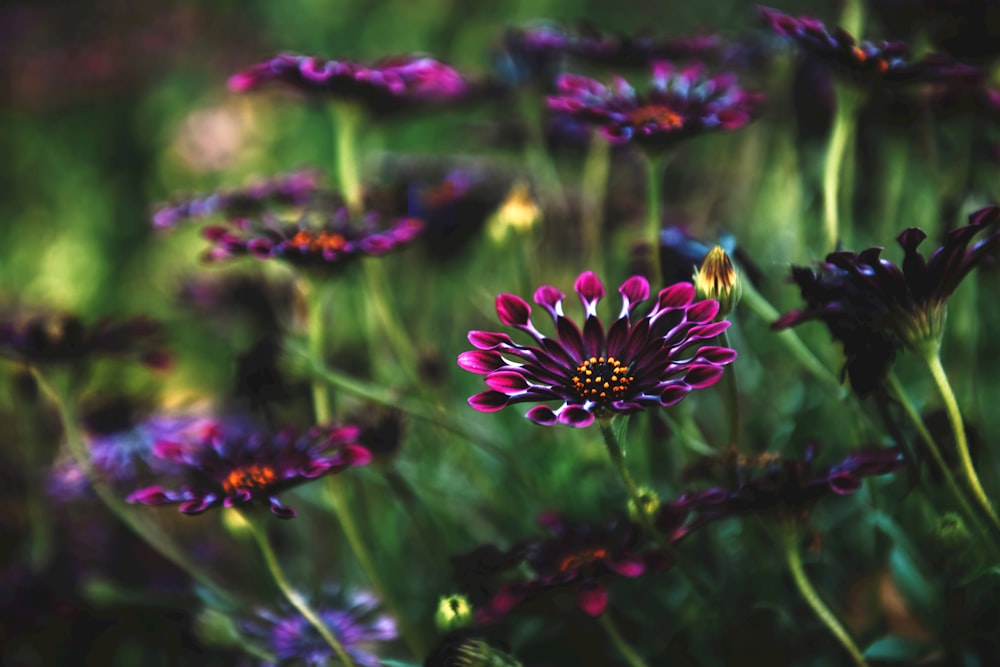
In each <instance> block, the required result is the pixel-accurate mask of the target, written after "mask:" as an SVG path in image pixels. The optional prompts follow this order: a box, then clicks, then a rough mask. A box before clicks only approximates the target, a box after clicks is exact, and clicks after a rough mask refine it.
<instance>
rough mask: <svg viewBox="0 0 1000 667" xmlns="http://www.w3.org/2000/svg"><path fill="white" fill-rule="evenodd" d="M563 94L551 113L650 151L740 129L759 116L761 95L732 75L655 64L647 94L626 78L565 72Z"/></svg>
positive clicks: (561, 79)
mask: <svg viewBox="0 0 1000 667" xmlns="http://www.w3.org/2000/svg"><path fill="white" fill-rule="evenodd" d="M557 87H558V92H559V94H558V95H556V96H554V97H550V98H549V99H548V104H549V109H550V110H552V111H554V112H557V113H565V114H569V115H571V116H573V117H576V118H579V119H581V120H584V121H586V122H588V123H591V124H592V125H596V126H597V127H599V128H600V130H601V132H602V133H604V135H605V136H606V137H607V138H608V139H609V140H611V141H612V142H613V143H616V144H623V143H626V142H630V141H634V142H636V143H637V144H638V145H639V146H641V147H642V148H644V149H646V150H662V149H664V148H666V147H668V146H671V145H673V144H674V143H675V142H677V141H679V140H680V139H684V138H687V137H690V136H693V135H696V134H700V133H702V132H706V131H709V130H735V129H738V128H740V127H743V126H744V125H746V124H747V123H748V122H750V120H751V118H753V116H754V114H755V113H756V109H757V106H758V104H759V101H760V96H759V95H757V94H754V93H748V92H746V91H745V90H743V89H742V88H740V87H739V85H737V82H736V77H735V76H734V75H732V74H720V75H718V76H714V77H706V76H705V73H704V68H703V67H702V66H701V65H692V66H690V67H685V68H684V69H678V68H676V67H675V66H674V65H672V64H671V63H668V62H656V63H654V64H653V78H652V82H651V84H650V87H649V90H648V91H647V92H646V94H645V95H638V94H636V92H635V89H634V88H633V87H632V86H631V85H630V84H629V83H628V81H626V80H625V79H623V78H621V77H616V78H615V79H614V80H613V81H612V83H611V85H610V86H605V85H604V84H602V83H600V82H598V81H594V80H593V79H588V78H587V77H583V76H579V75H576V74H563V75H562V76H560V77H559V80H558V82H557Z"/></svg>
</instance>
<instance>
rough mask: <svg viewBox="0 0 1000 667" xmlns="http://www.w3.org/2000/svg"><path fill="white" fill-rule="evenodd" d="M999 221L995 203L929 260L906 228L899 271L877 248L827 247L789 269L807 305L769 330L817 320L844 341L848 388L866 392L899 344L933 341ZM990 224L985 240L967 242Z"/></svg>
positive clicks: (997, 238) (915, 346)
mask: <svg viewBox="0 0 1000 667" xmlns="http://www.w3.org/2000/svg"><path fill="white" fill-rule="evenodd" d="M998 221H1000V207H996V206H992V207H988V208H984V209H981V210H979V211H976V212H975V213H972V214H971V215H970V216H969V224H968V225H966V226H964V227H959V228H957V229H954V230H952V231H950V232H948V235H947V236H946V238H945V242H944V245H942V246H941V247H940V248H938V249H936V250H935V251H934V252H933V253H932V254H931V256H930V258H929V259H925V258H924V256H923V255H922V254H921V253H920V252H919V251H918V250H917V248H918V247H919V246H920V244H921V243H922V242H923V240H924V239H925V238H926V236H927V235H926V234H925V233H924V232H923V231H922V230H920V229H918V228H916V227H911V228H909V229H907V230H905V231H903V232H902V233H901V234H900V235H899V236H898V237H897V238H896V240H897V241H898V242H899V244H900V245H901V246H902V247H903V251H904V253H905V255H904V258H903V265H902V268H900V267H898V266H896V265H895V264H893V263H892V262H889V261H888V260H885V259H882V258H881V257H880V254H881V252H882V249H881V248H869V249H868V250H865V251H863V252H861V253H854V252H848V251H840V252H834V253H831V254H829V255H827V257H826V261H825V262H824V263H822V264H820V265H819V266H818V267H817V268H816V269H810V268H806V267H793V268H792V279H793V280H794V281H795V282H796V283H797V284H798V286H799V290H800V291H801V293H802V298H803V300H805V302H806V308H804V309H802V310H793V311H791V312H789V313H786V314H785V315H783V316H782V317H781V318H779V319H778V320H777V321H776V322H774V323H773V324H772V325H771V327H772V328H773V329H784V328H787V327H790V326H795V325H797V324H801V323H802V322H805V321H808V320H812V319H818V320H821V321H822V322H823V323H824V324H826V326H827V328H828V329H829V330H830V333H831V335H832V336H833V338H834V339H835V340H838V341H840V343H841V344H843V346H844V356H845V357H846V363H845V366H844V372H845V373H846V374H847V376H848V377H849V378H850V380H851V386H852V387H853V389H854V390H855V391H856V392H857V393H858V394H859V395H861V396H866V395H868V394H869V393H871V391H873V390H874V389H875V388H876V387H878V386H879V385H880V384H881V383H882V381H883V380H884V379H885V376H886V374H887V373H888V372H889V369H890V368H891V367H892V363H893V360H894V359H895V355H896V352H897V351H898V350H899V349H901V348H907V349H912V350H919V349H920V348H922V346H924V345H928V344H933V345H935V346H936V345H937V344H938V342H939V341H940V339H941V333H942V329H943V327H944V320H945V314H946V312H947V305H948V299H949V298H950V297H951V294H952V292H954V291H955V289H956V288H957V287H958V284H959V283H960V282H961V281H962V279H963V278H965V276H966V274H968V273H969V272H970V271H971V270H972V269H974V268H975V267H976V266H977V265H978V264H979V263H980V262H981V261H983V259H984V258H985V257H987V256H988V255H989V253H991V252H992V251H993V250H994V249H995V248H996V246H997V244H998V243H1000V229H997V228H996V223H997V222H998ZM991 226H993V227H994V228H993V230H992V231H991V233H990V234H989V235H988V236H987V237H986V238H984V239H982V240H980V241H978V242H976V243H974V244H973V245H972V246H971V247H970V246H969V243H970V242H971V241H972V239H973V237H975V236H976V234H978V233H980V232H982V231H983V230H985V229H987V228H988V227H991Z"/></svg>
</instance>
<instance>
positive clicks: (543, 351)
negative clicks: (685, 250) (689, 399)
mask: <svg viewBox="0 0 1000 667" xmlns="http://www.w3.org/2000/svg"><path fill="white" fill-rule="evenodd" d="M574 289H575V290H576V293H577V294H578V295H579V296H580V300H581V301H582V302H583V306H584V309H585V311H586V319H585V321H584V325H583V328H582V330H581V329H580V327H578V326H577V325H576V324H575V323H574V322H573V321H572V320H570V319H569V318H568V317H566V316H565V315H564V314H563V307H562V302H563V299H564V298H565V295H564V294H563V293H562V292H560V291H559V290H558V289H556V288H555V287H551V286H548V285H545V286H542V287H539V288H538V290H537V291H536V292H535V303H537V304H538V305H540V306H541V307H542V308H544V309H545V310H546V311H547V312H548V314H549V315H550V316H551V317H552V320H553V322H554V325H555V329H556V337H555V338H551V337H549V336H546V335H545V334H543V333H542V332H541V331H539V330H538V329H537V328H536V327H535V325H534V323H533V322H532V321H531V306H529V305H528V303H527V302H526V301H524V299H521V298H520V297H518V296H515V295H513V294H501V295H500V296H498V297H497V301H496V305H497V315H498V316H499V318H500V321H501V322H503V324H505V325H507V326H510V327H514V328H516V329H520V330H521V331H523V332H524V333H526V334H528V335H529V336H531V337H532V338H533V339H534V341H535V343H536V344H535V345H521V344H519V343H515V342H514V341H513V340H512V339H511V337H510V336H508V335H507V334H504V333H494V332H488V331H470V332H469V342H471V343H472V344H473V346H475V347H476V348H477V349H475V350H471V351H468V352H463V353H462V354H460V355H459V357H458V365H459V366H461V367H462V368H464V369H465V370H467V371H470V372H472V373H478V374H480V375H485V376H486V384H487V386H489V390H488V391H484V392H482V393H480V394H476V395H475V396H472V397H471V398H470V399H469V404H470V405H471V406H472V407H474V408H476V409H477V410H479V411H481V412H496V411H497V410H501V409H503V408H505V407H506V406H508V405H511V404H513V403H527V402H530V403H544V402H547V401H561V402H562V405H560V406H559V407H558V408H557V409H555V410H553V409H552V408H550V407H549V406H547V405H536V406H535V407H533V408H531V409H530V410H529V411H528V414H527V417H528V419H530V420H531V421H533V422H535V423H536V424H541V425H543V426H551V425H553V424H556V423H562V424H568V425H571V426H576V427H585V426H589V425H590V424H592V423H593V421H594V418H595V417H601V418H608V417H611V416H613V415H615V414H629V413H633V412H636V411H638V410H642V409H643V408H644V407H647V406H652V405H659V406H670V405H675V404H677V403H679V402H680V401H681V400H682V399H683V398H684V397H685V396H686V395H687V394H688V393H689V392H690V391H691V390H692V389H703V388H705V387H710V386H712V385H713V384H715V383H716V382H718V381H719V379H720V378H721V377H722V371H723V368H722V367H723V366H725V365H726V364H730V363H732V362H733V360H734V359H736V351H735V350H730V349H729V348H725V347H715V346H705V347H698V348H697V349H695V350H694V351H691V348H692V347H693V346H695V345H696V344H698V342H699V341H703V340H712V339H714V338H715V337H716V336H718V335H719V334H720V333H722V332H723V331H725V330H726V329H727V328H728V327H729V323H728V322H725V321H723V322H713V321H712V320H713V319H714V318H715V315H716V314H717V313H718V310H719V304H718V303H716V302H715V301H711V300H706V301H699V302H695V301H694V297H695V294H694V286H692V285H691V284H690V283H678V284H676V285H671V286H670V287H667V288H665V289H663V290H661V291H660V293H659V296H658V297H657V300H656V304H655V305H654V306H653V309H652V310H651V311H650V312H649V314H647V315H645V316H644V317H641V318H638V319H636V320H635V321H634V322H633V321H632V319H631V316H632V311H633V310H634V309H635V307H636V306H637V305H638V304H640V303H642V302H643V301H645V300H646V299H647V298H649V282H648V281H647V280H646V279H645V278H643V277H641V276H633V277H631V278H629V279H628V280H626V281H625V282H624V283H623V284H622V285H621V287H619V288H618V292H619V293H620V294H621V298H622V306H621V310H620V311H619V314H618V318H617V319H616V320H615V321H614V322H613V323H612V324H611V326H610V328H609V329H608V330H607V332H605V330H604V326H603V325H602V324H601V320H600V318H598V316H597V304H598V302H599V301H600V300H601V298H603V297H604V285H603V284H602V283H601V281H600V279H599V278H598V277H597V276H596V275H595V274H593V273H591V272H589V271H588V272H585V273H582V274H581V275H580V277H579V278H577V280H576V285H575V286H574ZM509 357H510V358H509ZM511 358H517V359H518V360H517V361H515V360H512V359H511Z"/></svg>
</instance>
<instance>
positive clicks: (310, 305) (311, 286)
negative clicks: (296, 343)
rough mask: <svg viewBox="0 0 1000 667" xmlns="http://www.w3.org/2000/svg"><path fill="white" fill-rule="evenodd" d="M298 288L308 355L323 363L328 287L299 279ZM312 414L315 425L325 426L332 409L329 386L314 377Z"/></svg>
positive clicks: (324, 356)
mask: <svg viewBox="0 0 1000 667" xmlns="http://www.w3.org/2000/svg"><path fill="white" fill-rule="evenodd" d="M300 288H301V290H302V292H304V294H305V300H306V304H307V305H306V308H307V309H308V312H307V315H306V316H307V318H308V325H307V326H308V331H307V335H308V339H309V354H310V355H312V356H313V357H314V358H316V359H318V360H320V361H323V360H325V359H326V344H325V343H326V340H325V337H324V336H323V333H324V327H323V324H324V315H325V306H326V303H327V296H328V291H327V289H328V287H327V286H326V285H324V284H322V283H318V282H312V281H310V280H308V279H305V278H303V279H301V283H300ZM311 385H312V399H313V412H314V415H315V417H316V423H317V424H325V423H327V422H329V421H330V419H331V417H332V407H333V404H332V402H331V396H330V386H329V385H328V384H327V383H326V382H323V381H322V380H320V379H319V378H316V377H314V378H313V379H312V382H311Z"/></svg>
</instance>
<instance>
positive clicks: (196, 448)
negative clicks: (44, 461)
mask: <svg viewBox="0 0 1000 667" xmlns="http://www.w3.org/2000/svg"><path fill="white" fill-rule="evenodd" d="M357 436H358V429H357V428H356V427H354V426H339V427H338V426H325V427H321V426H316V427H313V428H311V429H309V430H308V431H306V432H305V433H302V434H298V433H296V432H294V431H293V430H291V429H286V430H283V431H279V432H278V433H275V434H271V433H264V432H257V431H254V430H252V429H248V428H246V427H242V426H240V425H232V424H223V423H221V422H218V423H214V424H212V425H211V426H209V427H206V428H203V429H202V432H201V433H200V434H199V435H198V437H195V438H188V439H183V440H179V441H170V440H163V441H160V442H158V443H156V445H154V447H153V454H154V455H155V456H157V457H159V458H161V459H164V460H165V461H167V462H169V463H173V464H176V466H177V467H178V472H177V474H176V476H177V477H179V478H180V480H179V482H180V485H179V486H178V487H177V488H176V489H165V488H164V487H162V486H159V485H155V486H149V487H145V488H142V489H139V490H137V491H135V492H133V493H132V494H130V495H129V497H128V501H129V502H133V503H142V504H143V505H167V504H171V505H172V504H176V505H178V508H177V509H178V511H179V512H181V513H183V514H201V513H202V512H204V511H205V510H207V509H210V508H212V507H218V506H220V505H223V506H225V507H239V506H242V505H246V504H248V503H262V504H266V505H268V506H269V507H270V508H271V512H272V513H273V514H274V515H275V516H277V517H278V518H281V519H290V518H292V517H294V516H295V515H296V512H295V510H293V509H291V508H287V507H285V506H283V505H282V504H281V502H280V501H279V500H278V498H277V495H278V494H279V493H281V492H282V491H285V490H287V489H289V488H291V487H294V486H298V485H299V484H304V483H306V482H309V481H311V480H313V479H316V478H317V477H321V476H323V475H330V474H334V473H338V472H341V471H343V470H346V469H347V468H350V467H352V466H359V465H365V464H367V463H368V462H369V461H370V460H371V455H370V454H369V453H368V450H367V449H365V448H364V447H362V446H360V445H358V444H356V439H357Z"/></svg>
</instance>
